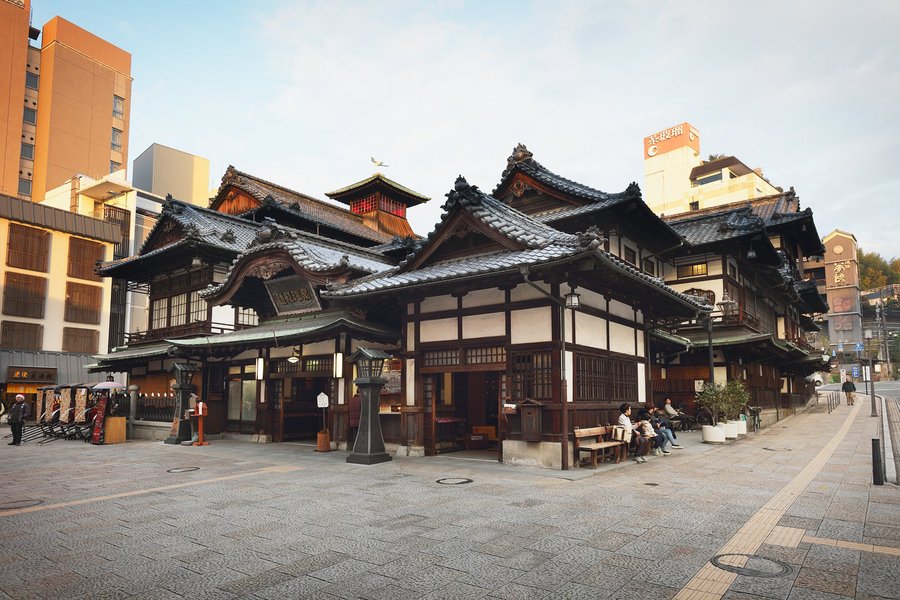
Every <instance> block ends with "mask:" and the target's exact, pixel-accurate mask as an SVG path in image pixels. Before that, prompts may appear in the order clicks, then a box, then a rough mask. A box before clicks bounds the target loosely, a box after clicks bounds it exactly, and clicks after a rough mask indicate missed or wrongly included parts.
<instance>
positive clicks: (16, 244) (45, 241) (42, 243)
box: [6, 223, 50, 273]
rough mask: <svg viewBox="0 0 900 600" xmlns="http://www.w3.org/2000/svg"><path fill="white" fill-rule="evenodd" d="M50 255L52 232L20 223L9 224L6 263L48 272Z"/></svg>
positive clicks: (16, 266) (20, 267)
mask: <svg viewBox="0 0 900 600" xmlns="http://www.w3.org/2000/svg"><path fill="white" fill-rule="evenodd" d="M49 257H50V232H49V231H44V230H43V229H37V228H35V227H26V226H24V225H19V224H18V223H10V224H9V243H8V244H7V252H6V264H7V265H8V266H10V267H15V268H17V269H28V270H29V271H39V272H41V273H46V272H47V270H48V268H49V267H48V264H49Z"/></svg>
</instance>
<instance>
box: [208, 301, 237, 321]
mask: <svg viewBox="0 0 900 600" xmlns="http://www.w3.org/2000/svg"><path fill="white" fill-rule="evenodd" d="M212 322H213V323H234V307H233V306H232V305H230V304H220V305H218V306H213V307H212Z"/></svg>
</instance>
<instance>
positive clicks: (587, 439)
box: [575, 426, 625, 469]
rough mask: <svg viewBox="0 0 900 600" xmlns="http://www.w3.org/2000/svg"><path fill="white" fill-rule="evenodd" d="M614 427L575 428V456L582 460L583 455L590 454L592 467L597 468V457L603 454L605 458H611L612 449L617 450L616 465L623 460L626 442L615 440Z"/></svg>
mask: <svg viewBox="0 0 900 600" xmlns="http://www.w3.org/2000/svg"><path fill="white" fill-rule="evenodd" d="M612 429H613V428H612V427H603V426H598V427H585V428H582V429H579V428H578V427H576V428H575V456H577V457H578V460H579V461H580V460H581V453H582V452H588V453H590V455H591V467H592V468H594V469H596V468H597V455H598V454H601V455H602V456H603V457H604V458H608V457H609V452H607V451H608V450H609V449H610V448H615V449H616V452H615V455H616V463H618V462H619V461H620V460H621V450H622V449H625V442H623V441H621V440H613V439H611V437H612Z"/></svg>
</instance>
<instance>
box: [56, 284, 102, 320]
mask: <svg viewBox="0 0 900 600" xmlns="http://www.w3.org/2000/svg"><path fill="white" fill-rule="evenodd" d="M102 293H103V288H101V287H99V286H95V285H86V284H83V283H73V282H71V281H70V282H67V283H66V309H65V320H66V321H69V322H70V323H90V324H91V325H99V324H100V298H101V295H102Z"/></svg>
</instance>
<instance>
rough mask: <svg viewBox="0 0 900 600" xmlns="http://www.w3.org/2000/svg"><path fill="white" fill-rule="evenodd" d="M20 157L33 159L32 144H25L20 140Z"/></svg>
mask: <svg viewBox="0 0 900 600" xmlns="http://www.w3.org/2000/svg"><path fill="white" fill-rule="evenodd" d="M22 158H24V159H27V160H34V144H26V143H25V142H22Z"/></svg>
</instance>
